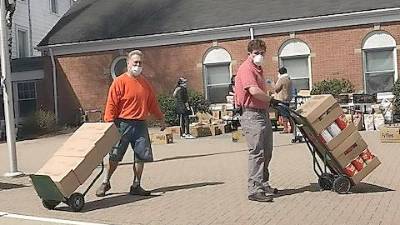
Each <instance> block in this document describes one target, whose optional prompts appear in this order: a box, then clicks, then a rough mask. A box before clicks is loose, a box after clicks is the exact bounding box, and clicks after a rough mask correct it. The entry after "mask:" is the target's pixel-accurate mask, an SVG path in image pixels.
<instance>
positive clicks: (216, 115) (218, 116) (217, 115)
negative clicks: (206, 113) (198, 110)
mask: <svg viewBox="0 0 400 225" xmlns="http://www.w3.org/2000/svg"><path fill="white" fill-rule="evenodd" d="M212 117H213V118H214V119H217V120H219V119H221V111H219V110H217V111H212Z"/></svg>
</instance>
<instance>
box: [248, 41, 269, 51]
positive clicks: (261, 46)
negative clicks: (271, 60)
mask: <svg viewBox="0 0 400 225" xmlns="http://www.w3.org/2000/svg"><path fill="white" fill-rule="evenodd" d="M254 50H263V51H266V50H267V47H266V45H265V41H263V40H260V39H254V40H251V41H249V44H248V45H247V51H248V52H253V51H254Z"/></svg>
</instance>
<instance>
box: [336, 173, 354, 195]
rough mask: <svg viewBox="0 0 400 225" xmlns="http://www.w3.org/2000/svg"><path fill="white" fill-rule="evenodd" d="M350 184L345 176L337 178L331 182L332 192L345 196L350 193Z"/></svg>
mask: <svg viewBox="0 0 400 225" xmlns="http://www.w3.org/2000/svg"><path fill="white" fill-rule="evenodd" d="M350 188H351V182H350V179H349V178H348V177H346V176H342V175H340V176H338V177H336V178H335V180H334V181H333V190H334V191H335V192H337V193H339V194H347V193H348V192H349V191H350Z"/></svg>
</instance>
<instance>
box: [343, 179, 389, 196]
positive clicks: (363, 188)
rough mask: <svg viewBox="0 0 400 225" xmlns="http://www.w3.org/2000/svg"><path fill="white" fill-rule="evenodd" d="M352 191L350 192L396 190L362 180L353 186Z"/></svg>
mask: <svg viewBox="0 0 400 225" xmlns="http://www.w3.org/2000/svg"><path fill="white" fill-rule="evenodd" d="M350 191H351V193H350V194H361V193H379V192H388V191H395V190H393V189H390V188H386V187H381V186H378V185H375V184H368V183H364V182H361V183H359V184H357V185H356V186H354V187H353V188H351V190H350Z"/></svg>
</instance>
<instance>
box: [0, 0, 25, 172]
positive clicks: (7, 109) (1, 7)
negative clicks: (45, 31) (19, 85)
mask: <svg viewBox="0 0 400 225" xmlns="http://www.w3.org/2000/svg"><path fill="white" fill-rule="evenodd" d="M0 40H1V41H0V54H1V74H2V77H1V86H2V87H3V97H4V119H5V124H6V135H7V147H8V151H9V160H10V171H9V172H8V173H6V174H4V176H7V177H15V176H20V175H21V174H22V173H21V172H19V171H18V168H17V153H16V147H15V123H14V105H13V103H14V102H13V99H12V86H11V69H10V56H9V52H8V28H7V25H6V5H5V0H0Z"/></svg>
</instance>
